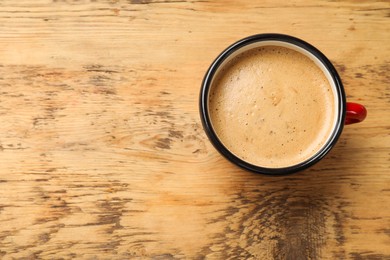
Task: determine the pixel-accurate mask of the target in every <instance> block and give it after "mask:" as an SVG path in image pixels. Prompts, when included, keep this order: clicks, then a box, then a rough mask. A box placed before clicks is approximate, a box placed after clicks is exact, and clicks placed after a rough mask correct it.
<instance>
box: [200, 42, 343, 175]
mask: <svg viewBox="0 0 390 260" xmlns="http://www.w3.org/2000/svg"><path fill="white" fill-rule="evenodd" d="M208 104H209V116H210V120H211V123H212V127H213V129H214V131H215V133H216V135H217V137H218V139H219V140H220V141H221V142H222V144H223V145H224V146H225V147H226V148H227V149H228V150H229V151H230V152H231V153H233V154H234V155H236V156H237V157H239V158H241V159H242V160H244V161H246V162H248V163H250V164H253V165H256V166H261V167H267V168H283V167H289V166H293V165H296V164H299V163H301V162H304V161H306V160H308V159H309V158H311V157H312V156H313V155H315V154H316V153H317V152H318V151H320V150H321V148H322V147H323V146H324V145H325V143H326V142H327V140H328V139H329V137H330V135H331V134H332V131H333V130H334V125H335V124H334V122H335V115H336V112H337V111H336V107H337V104H336V101H335V93H334V90H333V88H332V87H331V85H330V83H329V81H328V79H327V78H326V76H325V74H324V73H323V71H322V70H321V69H320V68H319V67H318V66H317V65H316V64H315V63H314V62H313V61H312V60H311V59H310V58H309V57H307V56H305V55H304V54H302V53H300V52H298V51H296V50H292V49H289V48H287V47H281V46H262V47H257V48H254V49H250V50H247V51H245V52H243V53H241V54H239V55H238V56H236V57H234V58H233V59H232V60H230V61H229V62H228V63H227V64H226V65H225V66H223V68H221V69H220V70H219V71H218V72H217V74H216V76H215V78H214V80H213V82H212V85H211V86H210V92H209V103H208Z"/></svg>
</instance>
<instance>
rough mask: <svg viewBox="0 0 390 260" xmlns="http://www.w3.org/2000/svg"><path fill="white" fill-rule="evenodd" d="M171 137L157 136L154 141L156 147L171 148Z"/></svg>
mask: <svg viewBox="0 0 390 260" xmlns="http://www.w3.org/2000/svg"><path fill="white" fill-rule="evenodd" d="M171 141H172V140H171V139H170V138H159V139H158V140H157V142H156V147H158V148H161V149H171Z"/></svg>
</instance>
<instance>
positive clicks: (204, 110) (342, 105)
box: [199, 33, 346, 175]
mask: <svg viewBox="0 0 390 260" xmlns="http://www.w3.org/2000/svg"><path fill="white" fill-rule="evenodd" d="M261 41H279V42H286V43H289V44H293V45H295V46H298V47H300V48H302V49H304V50H306V51H308V52H310V53H311V54H312V55H314V56H315V57H316V58H317V59H318V60H319V61H320V62H321V63H322V64H323V65H324V66H325V68H326V70H327V71H328V72H329V73H330V75H331V78H332V80H333V81H334V84H335V87H336V94H337V99H338V116H337V120H336V126H335V128H334V130H333V132H332V134H331V136H330V138H329V140H328V142H327V143H326V144H325V145H324V146H323V148H322V149H321V150H320V151H318V152H317V153H316V154H315V155H313V156H312V157H311V158H309V159H307V160H305V161H303V162H301V163H299V164H296V165H293V166H289V167H284V168H267V167H261V166H258V165H254V164H251V163H248V162H246V161H244V160H242V159H241V158H239V157H238V156H236V155H234V154H233V153H232V152H230V151H229V150H228V149H227V148H226V147H225V146H224V145H223V144H222V142H221V141H220V140H219V138H218V136H217V134H216V133H215V131H214V130H213V127H212V124H211V120H210V117H209V114H208V94H209V90H210V85H211V81H212V79H213V76H214V74H215V73H216V71H217V69H218V68H219V66H220V65H221V64H222V62H223V61H224V60H225V59H226V58H227V57H229V56H230V55H231V54H233V53H234V52H236V51H237V50H239V49H241V48H242V47H244V46H247V45H249V44H252V43H256V42H261ZM199 110H200V117H201V121H202V125H203V129H204V131H205V132H206V134H207V136H208V138H209V140H210V141H211V143H212V145H213V146H214V147H215V148H216V150H217V151H218V152H219V153H220V154H221V155H222V156H224V157H225V158H226V159H228V160H229V161H230V162H232V163H233V164H236V165H237V166H239V167H241V168H243V169H245V170H249V171H251V172H254V173H260V174H265V175H286V174H291V173H295V172H298V171H302V170H304V169H307V168H309V167H310V166H312V165H314V164H315V163H317V162H319V161H320V160H321V159H322V158H323V157H324V156H325V155H326V154H327V153H328V152H329V151H330V150H331V149H332V148H333V147H334V145H335V144H336V142H337V140H338V139H339V137H340V135H341V132H342V131H343V128H344V121H345V115H346V97H345V92H344V87H343V84H342V82H341V79H340V76H339V75H338V73H337V71H336V69H335V67H334V66H333V64H332V63H331V62H330V61H329V59H328V58H327V57H326V56H325V55H324V54H323V53H322V52H321V51H319V50H318V49H317V48H315V47H314V46H312V45H311V44H309V43H307V42H306V41H303V40H301V39H299V38H296V37H293V36H290V35H286V34H278V33H264V34H255V35H252V36H249V37H246V38H243V39H241V40H239V41H237V42H235V43H233V44H232V45H230V46H229V47H227V48H226V49H225V50H224V51H223V52H222V53H220V54H219V55H218V56H217V58H216V59H215V60H214V61H213V63H212V64H211V65H210V67H209V69H208V70H207V72H206V74H205V76H204V79H203V82H202V86H201V91H200V99H199Z"/></svg>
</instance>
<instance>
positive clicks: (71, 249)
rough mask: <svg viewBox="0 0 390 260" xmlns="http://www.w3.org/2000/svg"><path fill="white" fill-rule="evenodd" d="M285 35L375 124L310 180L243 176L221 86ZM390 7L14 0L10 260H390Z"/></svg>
mask: <svg viewBox="0 0 390 260" xmlns="http://www.w3.org/2000/svg"><path fill="white" fill-rule="evenodd" d="M265 32H278V33H286V34H290V35H293V36H296V37H299V38H302V39H304V40H306V41H308V42H310V43H311V44H313V45H315V46H316V47H317V48H319V49H320V50H321V51H323V52H324V53H325V54H326V55H327V56H328V57H329V58H330V59H331V60H332V62H334V64H335V65H336V67H337V69H338V71H339V73H340V75H341V77H342V79H343V82H344V85H345V90H346V92H347V95H348V99H349V100H350V101H357V102H360V103H363V104H364V105H366V107H367V109H368V117H367V119H366V121H365V122H363V123H361V124H356V125H351V126H347V127H345V129H344V132H343V134H342V137H341V138H340V140H339V142H338V144H337V145H336V147H335V148H334V149H333V150H332V151H331V153H330V154H329V155H328V156H327V157H326V158H325V159H324V160H322V161H321V162H320V163H319V164H317V165H315V166H314V167H312V168H311V169H309V170H306V171H304V172H301V173H298V174H294V175H290V176H285V177H267V176H262V175H256V174H253V173H250V172H247V171H244V170H241V169H239V168H237V167H236V166H234V165H232V164H231V163H229V162H228V161H227V160H225V159H224V158H223V157H222V156H220V155H219V154H218V152H217V151H216V150H215V149H214V148H213V147H212V145H211V144H210V142H209V141H208V139H207V138H206V135H205V133H204V132H203V129H202V127H201V124H200V118H199V113H198V94H199V90H200V84H201V81H202V78H203V75H204V73H205V72H206V70H207V68H208V66H209V65H210V63H211V62H212V61H213V59H214V58H215V57H216V56H217V55H218V54H219V53H220V52H221V51H222V50H223V49H224V48H226V47H227V46H228V45H230V44H231V43H233V42H234V41H236V40H238V39H240V38H243V37H245V36H248V35H251V34H256V33H265ZM389 70H390V2H389V1H378V2H377V1H363V0H360V1H250V0H247V1H233V0H229V1H196V0H195V1H185V0H183V1H181V0H180V1H176V0H172V1H169V0H168V1H164V0H162V1H160V0H154V1H148V0H128V1H125V0H112V1H110V0H107V1H105V0H78V1H77V0H53V1H49V0H46V1H45V0H35V1H27V0H18V1H15V0H3V1H0V258H1V259H23V258H24V259H70V258H77V259H133V258H135V259H294V260H295V259H390V203H389V202H390V78H389V75H390V73H389Z"/></svg>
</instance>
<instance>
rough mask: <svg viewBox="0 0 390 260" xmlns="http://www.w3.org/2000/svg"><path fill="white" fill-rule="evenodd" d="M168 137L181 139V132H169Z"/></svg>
mask: <svg viewBox="0 0 390 260" xmlns="http://www.w3.org/2000/svg"><path fill="white" fill-rule="evenodd" d="M169 137H173V138H183V131H176V130H169Z"/></svg>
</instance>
